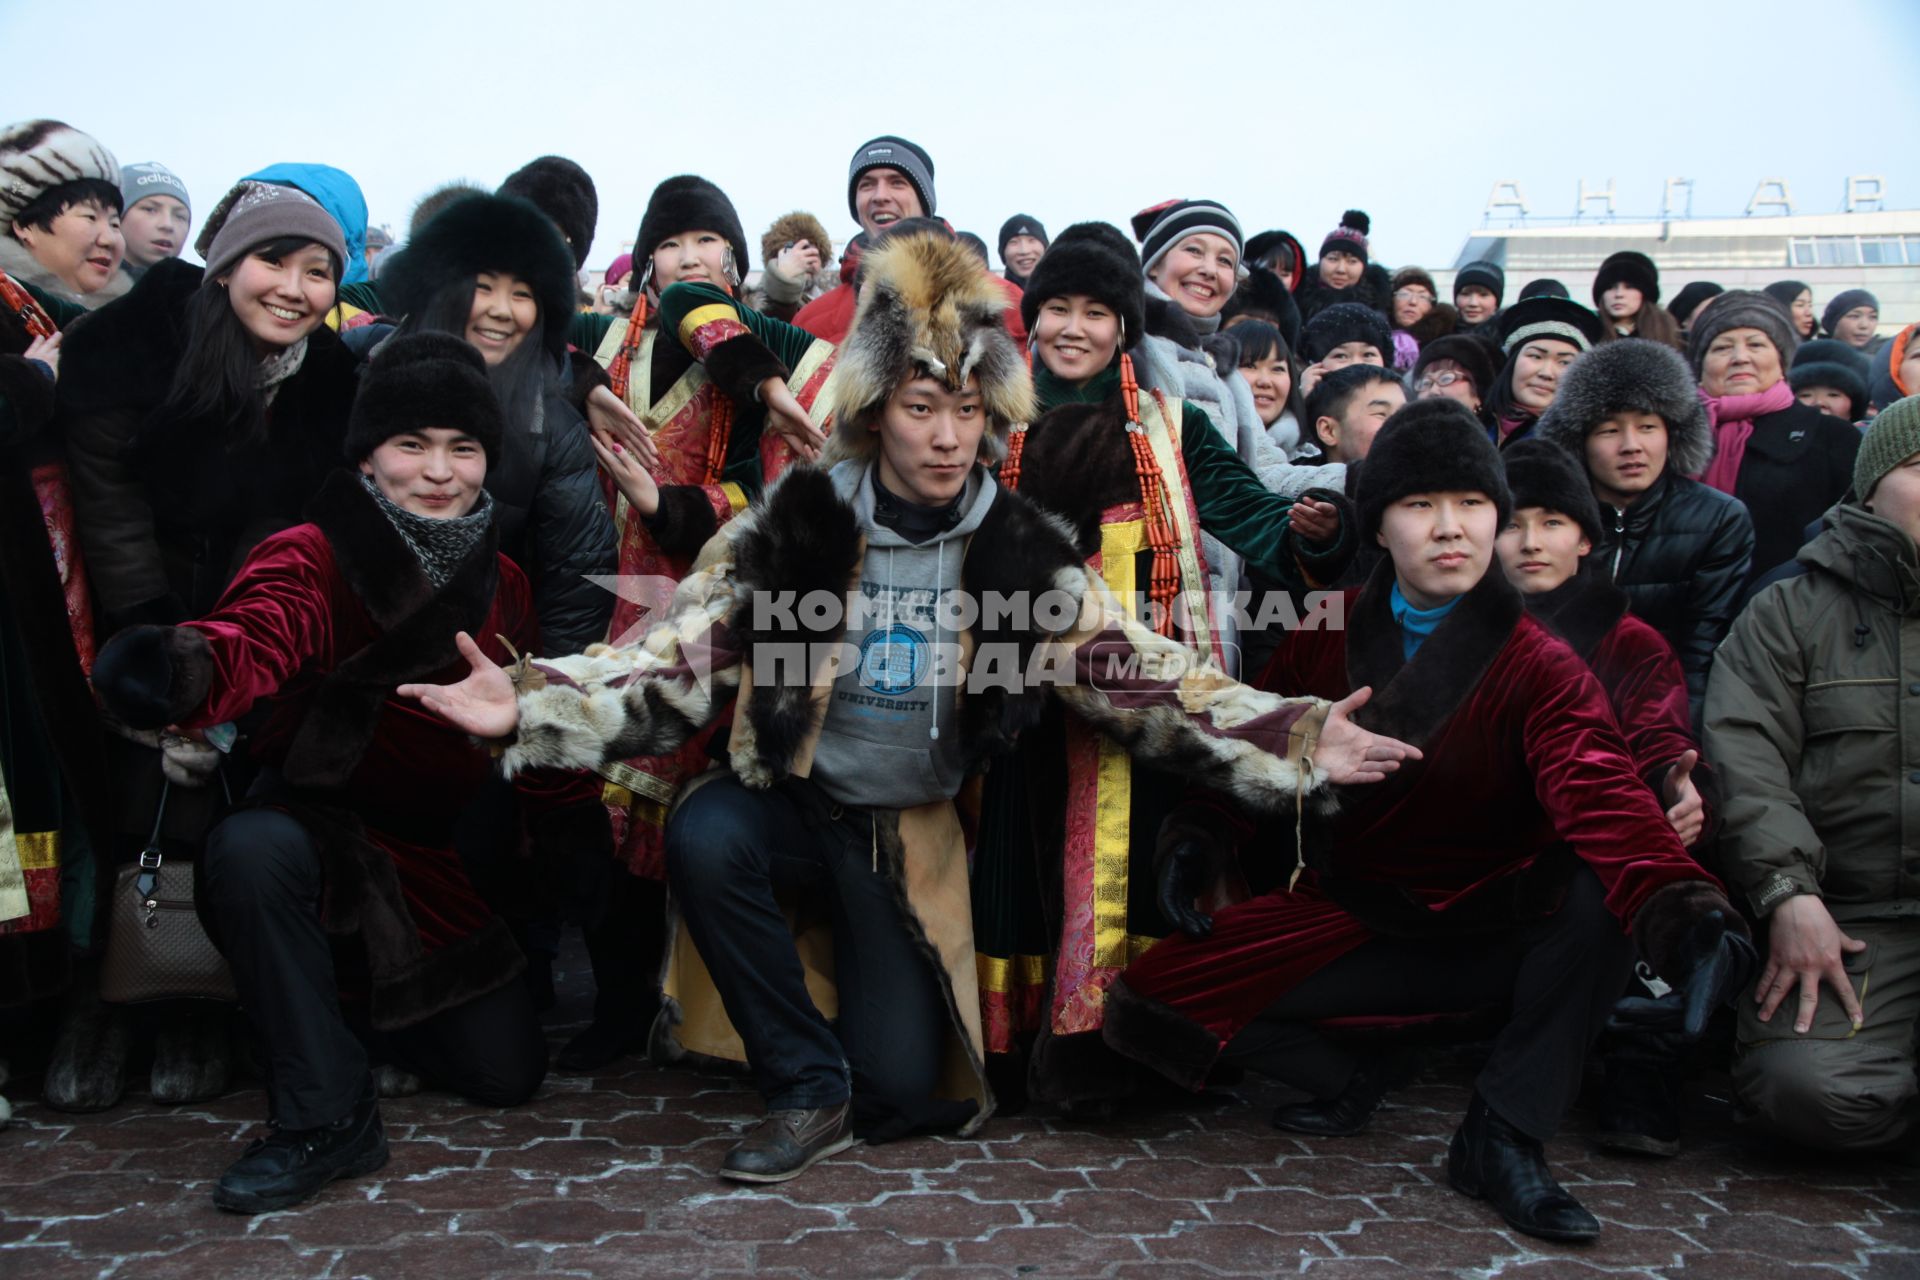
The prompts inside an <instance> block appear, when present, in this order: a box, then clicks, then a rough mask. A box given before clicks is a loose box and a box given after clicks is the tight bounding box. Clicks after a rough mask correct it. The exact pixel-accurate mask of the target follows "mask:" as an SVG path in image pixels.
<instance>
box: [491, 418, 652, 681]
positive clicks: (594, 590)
mask: <svg viewBox="0 0 1920 1280" xmlns="http://www.w3.org/2000/svg"><path fill="white" fill-rule="evenodd" d="M541 419H542V421H541V429H540V430H539V431H537V432H535V431H509V432H508V433H507V439H506V447H505V449H504V450H503V451H502V452H503V453H504V455H505V456H504V457H502V458H501V460H500V463H499V465H497V466H494V467H492V468H490V469H489V470H488V472H487V492H488V493H490V494H492V495H493V501H494V504H495V506H494V513H495V514H494V520H495V522H496V523H497V524H498V525H499V526H500V550H501V551H502V552H504V553H505V554H506V555H507V556H508V557H509V558H510V559H511V560H512V561H513V562H514V563H515V564H517V565H519V566H520V567H521V568H522V569H525V570H526V571H527V576H528V577H529V578H530V579H532V581H533V606H534V612H535V613H536V614H537V615H538V616H539V619H540V650H541V652H542V653H543V654H546V655H550V656H557V655H559V654H564V653H579V652H580V651H581V650H582V649H585V648H586V647H587V646H588V645H590V644H598V643H600V642H601V641H603V640H605V639H606V638H607V623H608V622H609V621H610V620H611V619H612V618H613V601H614V596H613V593H612V592H611V591H609V590H607V589H606V588H605V587H603V586H601V585H600V584H598V583H595V582H590V581H588V578H587V575H588V574H604V575H609V576H611V575H612V574H614V573H617V572H618V571H619V569H618V561H619V556H618V553H617V549H616V546H615V543H616V537H615V534H614V529H613V517H612V515H610V514H609V513H608V511H607V504H606V501H605V499H603V498H602V496H601V493H600V478H599V471H598V469H597V464H596V463H595V461H594V457H593V448H592V446H591V445H589V444H588V443H587V424H586V423H585V422H584V421H583V420H582V419H581V417H580V412H579V410H577V409H575V408H574V407H573V406H572V405H571V404H569V403H568V402H567V400H566V398H565V396H564V395H563V394H562V393H561V392H560V391H559V390H558V389H556V390H553V391H550V392H548V394H547V396H546V399H545V401H544V403H543V404H542V406H541Z"/></svg>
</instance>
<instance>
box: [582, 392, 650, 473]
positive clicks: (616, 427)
mask: <svg viewBox="0 0 1920 1280" xmlns="http://www.w3.org/2000/svg"><path fill="white" fill-rule="evenodd" d="M587 425H588V426H589V427H591V428H593V431H594V433H595V434H597V435H600V436H604V437H606V438H609V439H612V440H617V441H619V442H620V444H621V445H622V446H624V447H625V448H626V449H627V450H628V451H629V452H631V453H632V454H633V455H634V456H635V457H637V458H639V459H640V465H641V466H643V467H657V466H659V465H660V451H659V450H658V449H656V448H655V447H654V444H653V435H652V433H651V432H649V431H648V430H647V424H646V423H644V422H642V421H640V417H639V415H638V414H636V413H634V411H633V410H632V409H631V408H629V407H628V405H627V402H626V401H624V400H622V399H621V398H620V397H619V396H617V395H615V394H613V388H611V387H595V388H594V389H593V390H592V391H589V392H588V393H587Z"/></svg>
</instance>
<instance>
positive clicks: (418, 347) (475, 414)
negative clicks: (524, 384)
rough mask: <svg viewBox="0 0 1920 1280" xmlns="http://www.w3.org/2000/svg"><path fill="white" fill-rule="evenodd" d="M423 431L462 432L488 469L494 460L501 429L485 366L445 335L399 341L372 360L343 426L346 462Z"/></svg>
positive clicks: (408, 336)
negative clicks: (478, 450)
mask: <svg viewBox="0 0 1920 1280" xmlns="http://www.w3.org/2000/svg"><path fill="white" fill-rule="evenodd" d="M426 427H453V428H456V429H458V430H462V431H465V432H466V433H467V434H468V435H470V436H472V437H473V438H474V439H475V440H477V441H479V442H480V447H481V448H482V449H485V450H486V451H487V465H488V466H492V465H493V464H494V463H496V462H498V461H499V459H500V446H501V442H502V441H503V440H505V438H506V434H507V424H506V417H505V415H504V414H502V413H501V411H500V399H499V397H498V396H496V395H494V393H493V383H492V382H490V381H488V379H487V362H486V361H485V360H484V359H482V358H481V356H480V353H479V352H478V351H476V350H474V349H473V347H472V345H470V344H469V343H467V342H465V341H463V340H461V339H459V338H456V337H454V336H453V335H452V334H450V333H409V334H402V335H400V336H398V337H395V338H390V339H388V340H387V342H386V343H385V344H384V345H383V346H381V347H380V348H379V350H377V351H376V352H375V353H374V356H373V360H372V361H371V362H370V363H369V364H368V365H367V367H366V370H365V371H364V372H363V373H362V374H361V375H360V390H359V392H358V393H357V394H356V395H355V396H354V398H353V412H352V413H351V414H350V415H349V416H348V418H347V440H346V453H347V461H348V462H349V463H358V462H360V461H361V460H363V459H364V458H366V456H367V455H368V454H370V453H372V452H373V451H374V450H375V449H378V448H379V447H380V446H381V445H383V444H385V443H386V442H387V441H389V440H391V439H393V437H395V436H397V435H399V434H400V433H401V432H403V431H419V430H422V429H424V428H426Z"/></svg>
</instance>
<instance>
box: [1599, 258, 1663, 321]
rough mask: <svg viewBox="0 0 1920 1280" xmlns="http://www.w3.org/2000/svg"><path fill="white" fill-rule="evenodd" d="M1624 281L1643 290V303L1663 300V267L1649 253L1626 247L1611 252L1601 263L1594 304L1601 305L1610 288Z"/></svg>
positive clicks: (1647, 303) (1649, 304) (1647, 304)
mask: <svg viewBox="0 0 1920 1280" xmlns="http://www.w3.org/2000/svg"><path fill="white" fill-rule="evenodd" d="M1623 283H1624V284H1630V285H1632V286H1633V287H1634V288H1636V289H1638V290H1639V291H1640V296H1641V298H1643V299H1644V302H1643V303H1642V305H1643V306H1649V307H1650V306H1652V305H1653V304H1654V303H1656V302H1658V301H1660V268H1659V267H1656V266H1654V265H1653V259H1652V258H1649V257H1648V256H1647V255H1646V254H1644V253H1640V252H1638V251H1637V250H1633V249H1622V250H1620V252H1618V253H1610V254H1608V255H1607V256H1606V259H1605V260H1604V261H1602V262H1601V263H1600V270H1599V272H1598V273H1597V274H1596V275H1595V276H1594V277H1593V305H1594V306H1596V307H1597V306H1599V305H1600V299H1601V297H1602V296H1604V295H1605V294H1606V292H1607V290H1609V289H1611V288H1613V286H1614V285H1616V284H1623Z"/></svg>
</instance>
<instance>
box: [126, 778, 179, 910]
mask: <svg viewBox="0 0 1920 1280" xmlns="http://www.w3.org/2000/svg"><path fill="white" fill-rule="evenodd" d="M172 793H173V780H172V779H171V778H162V779H161V780H160V808H159V810H158V811H157V812H156V813H155V814H154V815H153V834H152V835H150V836H148V837H147V847H146V848H144V849H142V850H141V851H140V874H139V875H138V876H136V877H134V881H133V888H134V891H135V892H136V893H138V894H139V895H140V897H141V900H142V901H151V900H152V898H153V891H154V890H155V889H157V888H159V887H160V864H161V862H162V861H164V859H163V858H162V857H161V855H160V826H161V824H162V823H164V822H165V821H166V820H167V797H168V796H169V795H171V794H172Z"/></svg>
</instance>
